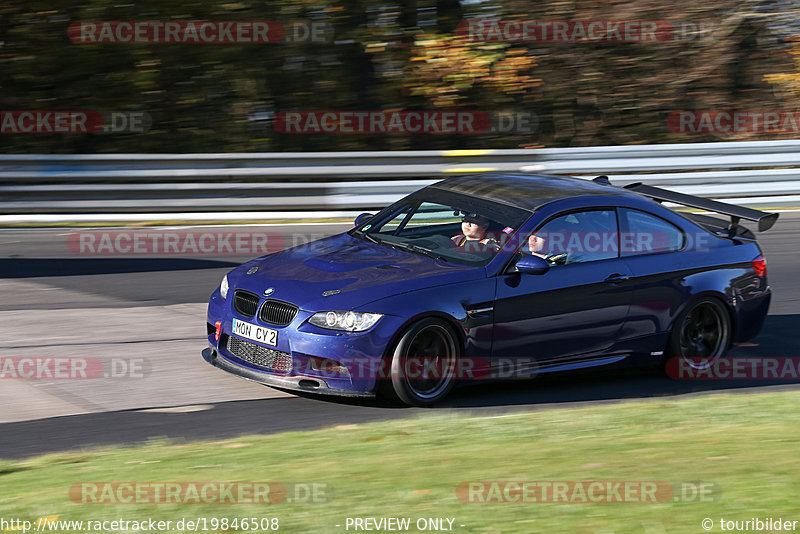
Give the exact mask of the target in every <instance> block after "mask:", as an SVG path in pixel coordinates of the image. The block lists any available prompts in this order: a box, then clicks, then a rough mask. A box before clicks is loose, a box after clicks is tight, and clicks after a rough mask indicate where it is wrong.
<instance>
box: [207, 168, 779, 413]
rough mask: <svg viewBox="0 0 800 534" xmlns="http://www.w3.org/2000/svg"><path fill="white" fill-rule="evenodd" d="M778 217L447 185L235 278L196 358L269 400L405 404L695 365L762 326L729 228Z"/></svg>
mask: <svg viewBox="0 0 800 534" xmlns="http://www.w3.org/2000/svg"><path fill="white" fill-rule="evenodd" d="M664 202H668V203H672V204H680V205H683V206H688V207H691V208H696V209H697V210H702V211H705V212H713V213H716V214H720V215H722V216H723V217H715V216H709V215H705V214H703V215H700V214H693V213H687V212H678V211H673V210H671V209H669V208H667V207H665V206H664V205H663V203H664ZM777 217H778V214H776V213H765V212H761V211H758V210H753V209H749V208H744V207H740V206H734V205H731V204H726V203H721V202H717V201H713V200H708V199H704V198H700V197H695V196H690V195H684V194H680V193H675V192H672V191H667V190H664V189H660V188H656V187H652V186H649V185H645V184H641V183H637V184H630V185H628V186H625V187H616V186H613V185H612V184H611V183H610V182H609V180H608V178H607V177H605V176H600V177H598V178H596V179H595V180H593V181H588V180H581V179H576V178H568V177H558V176H546V175H529V174H512V175H509V174H503V175H491V174H490V175H466V176H458V177H454V178H450V179H447V180H443V181H441V182H438V183H436V184H433V185H431V186H428V187H425V188H423V189H421V190H419V191H417V192H415V193H413V194H411V195H409V196H407V197H405V198H403V199H402V200H400V201H398V202H396V203H394V204H392V205H391V206H389V207H387V208H385V209H383V210H381V211H380V212H379V213H377V214H375V215H372V214H362V215H360V216H359V217H358V218H357V219H356V222H355V226H354V228H353V229H352V230H350V231H348V232H346V233H343V234H339V235H334V236H332V237H328V238H325V239H321V240H318V241H315V242H312V243H310V244H306V245H302V246H299V247H295V248H290V249H287V250H283V251H281V252H278V253H275V254H270V255H267V256H264V257H261V258H257V259H254V260H252V261H249V262H247V263H245V264H244V265H242V266H240V267H237V268H236V269H233V270H232V271H231V272H229V273H228V274H227V275H226V276H225V277H224V278H223V280H222V283H221V284H220V286H219V287H218V288H217V289H216V290H215V291H214V293H213V294H212V296H211V299H210V302H209V305H208V324H207V330H208V343H209V347H208V348H207V349H205V350H204V351H203V357H204V359H205V360H206V361H207V362H208V363H210V364H212V365H214V366H216V367H219V368H220V369H223V370H225V371H228V372H230V373H233V374H236V375H238V376H241V377H244V378H247V379H250V380H254V381H257V382H260V383H262V384H266V385H269V386H274V387H277V388H281V389H287V390H294V391H305V392H311V393H319V394H331V395H340V396H366V397H369V396H375V395H381V396H387V397H390V398H393V399H395V400H400V401H402V402H404V403H406V404H410V405H417V406H424V405H430V404H432V403H435V402H437V401H439V400H441V399H442V398H444V397H445V396H446V395H447V394H448V393H449V392H450V391H451V389H452V388H453V387H454V386H455V385H456V384H457V383H459V382H470V383H474V382H475V381H479V380H484V379H497V378H508V377H515V378H517V377H526V376H534V375H536V374H538V373H545V372H555V371H568V370H575V369H583V368H588V367H595V366H603V365H610V364H616V363H618V362H621V364H622V365H625V364H636V365H639V364H644V365H648V364H654V363H665V362H666V361H667V360H668V359H669V358H678V359H680V360H681V361H685V362H688V364H689V365H692V366H694V367H701V368H702V367H705V366H710V365H713V363H714V362H715V361H716V360H717V359H718V358H720V357H722V356H723V354H724V353H725V351H726V350H727V349H728V348H729V347H730V346H731V344H732V343H734V342H742V341H745V340H747V339H750V338H752V337H753V336H755V335H756V334H757V333H758V332H759V330H760V329H761V326H762V324H763V322H764V319H765V317H766V315H767V310H768V308H769V303H770V296H771V290H770V287H769V285H768V284H767V273H766V260H765V259H764V256H763V254H762V251H761V249H760V248H759V246H758V243H757V242H756V239H755V235H754V233H753V232H752V231H751V230H750V229H748V228H746V227H744V226H743V225H741V224H739V223H740V221H741V220H742V219H746V220H750V221H754V222H755V223H757V230H758V231H764V230H768V229H769V228H770V227H771V226H772V225H773V224H774V223H775V221H776V219H777ZM726 218H727V219H726Z"/></svg>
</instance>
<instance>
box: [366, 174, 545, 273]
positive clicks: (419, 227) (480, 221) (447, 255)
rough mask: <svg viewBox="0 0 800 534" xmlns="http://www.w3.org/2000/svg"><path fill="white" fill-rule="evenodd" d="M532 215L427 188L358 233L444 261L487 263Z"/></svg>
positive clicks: (395, 206)
mask: <svg viewBox="0 0 800 534" xmlns="http://www.w3.org/2000/svg"><path fill="white" fill-rule="evenodd" d="M529 216H530V213H529V212H527V211H525V210H522V209H519V208H514V207H511V206H507V205H504V204H499V203H496V202H491V201H487V200H483V199H477V198H473V197H469V196H466V195H461V194H456V193H451V192H447V191H440V190H436V189H423V190H422V191H420V192H418V193H415V194H414V195H411V196H410V197H407V198H406V199H404V200H403V201H401V202H399V203H397V204H394V205H392V206H390V207H389V208H386V209H385V210H383V211H381V212H380V213H378V214H377V215H376V216H375V217H373V218H372V219H370V220H369V221H368V222H367V223H366V224H363V225H361V226H360V227H358V228H356V229H355V230H354V231H353V232H352V235H354V236H355V237H359V238H361V239H366V240H369V241H372V242H375V243H379V244H382V245H385V246H388V247H393V248H397V249H402V250H406V251H408V252H412V253H415V254H419V255H423V256H429V257H433V258H437V259H440V260H443V261H448V262H453V263H459V264H462V265H474V266H483V265H486V264H487V263H489V262H490V261H491V260H492V258H494V257H495V255H497V253H498V252H499V251H500V250H501V249H502V248H503V246H504V244H505V243H506V241H508V240H509V239H510V238H511V237H512V236H514V234H515V233H516V232H517V230H518V229H519V227H520V226H522V224H523V223H524V222H525V221H526V220H527V218H528V217H529Z"/></svg>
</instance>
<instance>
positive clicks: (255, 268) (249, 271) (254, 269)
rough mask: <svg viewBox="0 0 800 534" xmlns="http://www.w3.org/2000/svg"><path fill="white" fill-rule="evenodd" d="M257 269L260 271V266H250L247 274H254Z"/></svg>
mask: <svg viewBox="0 0 800 534" xmlns="http://www.w3.org/2000/svg"><path fill="white" fill-rule="evenodd" d="M256 271H258V267H250V268H249V269H247V274H253V273H254V272H256Z"/></svg>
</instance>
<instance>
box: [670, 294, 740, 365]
mask: <svg viewBox="0 0 800 534" xmlns="http://www.w3.org/2000/svg"><path fill="white" fill-rule="evenodd" d="M730 340H731V321H730V317H729V315H728V310H727V309H725V305H724V304H723V303H722V302H720V301H719V300H717V299H715V298H710V297H704V298H701V299H699V300H697V301H696V302H694V303H692V304H690V305H689V306H688V307H687V308H686V310H684V312H683V313H681V315H680V316H679V317H678V318H677V320H676V321H675V324H674V325H673V327H672V333H671V334H670V338H669V345H668V347H667V354H666V356H667V357H675V358H679V359H680V360H682V361H681V363H682V364H684V365H689V366H691V367H693V368H695V369H706V368H708V367H711V366H712V365H714V362H716V361H717V360H718V359H719V358H720V357H721V356H722V355H723V354H724V353H725V351H726V350H728V346H729V345H730Z"/></svg>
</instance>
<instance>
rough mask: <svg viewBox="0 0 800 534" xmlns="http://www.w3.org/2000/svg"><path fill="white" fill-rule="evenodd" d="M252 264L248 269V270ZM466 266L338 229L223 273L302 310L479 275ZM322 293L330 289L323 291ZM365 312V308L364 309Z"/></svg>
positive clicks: (354, 303) (481, 272) (343, 305)
mask: <svg viewBox="0 0 800 534" xmlns="http://www.w3.org/2000/svg"><path fill="white" fill-rule="evenodd" d="M253 267H258V271H256V272H255V273H253V274H249V275H248V274H246V272H247V270H248V269H252V268H253ZM485 276H486V271H485V269H484V268H483V267H470V266H465V265H458V264H455V263H448V262H444V261H440V260H437V259H434V258H429V257H427V256H420V255H418V254H414V253H411V252H406V251H403V250H397V249H394V248H391V247H388V246H385V245H378V244H375V243H370V242H369V241H364V240H362V239H358V238H355V237H352V236H350V235H348V234H339V235H335V236H332V237H328V238H325V239H321V240H319V241H314V242H312V243H309V244H307V245H301V246H299V247H295V248H291V249H287V250H284V251H282V252H278V253H275V254H271V255H269V256H265V257H263V258H258V259H255V260H252V261H249V262H247V263H245V264H244V265H242V266H240V267H237V268H236V269H234V270H233V271H232V272H231V273H230V274H229V275H228V283H229V285H230V289H231V291H233V290H234V289H246V290H248V291H252V292H253V293H256V294H257V295H261V296H263V295H264V291H265V290H266V289H268V288H272V290H273V291H272V293H271V294H270V297H273V298H276V299H278V300H284V301H286V302H290V303H292V304H295V305H297V306H299V307H300V308H301V309H304V310H308V311H323V310H349V309H355V308H358V307H359V306H361V305H363V304H366V303H368V302H372V301H374V300H378V299H381V298H384V297H388V296H392V295H397V294H400V293H406V292H409V291H416V290H418V289H424V288H427V287H432V286H436V285H443V284H448V283H455V282H462V281H467V280H473V279H478V278H484V277H485ZM323 292H334V293H333V294H330V295H329V296H323ZM364 311H367V310H364Z"/></svg>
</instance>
